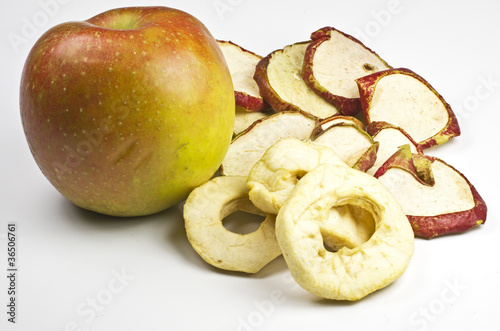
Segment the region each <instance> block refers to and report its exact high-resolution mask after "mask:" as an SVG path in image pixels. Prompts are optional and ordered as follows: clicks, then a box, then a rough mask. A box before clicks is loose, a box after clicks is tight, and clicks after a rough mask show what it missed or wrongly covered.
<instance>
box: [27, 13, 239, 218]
mask: <svg viewBox="0 0 500 331" xmlns="http://www.w3.org/2000/svg"><path fill="white" fill-rule="evenodd" d="M234 105H235V99H234V89H233V84H232V80H231V76H230V72H229V69H228V66H227V64H226V62H225V59H224V57H223V54H222V52H221V50H220V48H219V46H218V44H217V42H216V40H215V39H214V37H213V36H212V35H211V34H210V32H209V31H208V29H207V28H206V27H205V26H204V24H203V23H201V22H200V21H199V20H198V19H196V18H195V17H193V16H192V15H190V14H188V13H185V12H183V11H180V10H176V9H172V8H167V7H129V8H117V9H113V10H109V11H106V12H104V13H102V14H99V15H97V16H95V17H93V18H90V19H88V20H86V21H83V22H68V23H63V24H60V25H57V26H55V27H53V28H51V29H50V30H49V31H47V32H46V33H45V34H43V35H42V36H41V37H40V39H39V40H38V41H37V42H36V43H35V45H34V46H33V49H32V50H31V51H30V53H29V55H28V58H27V60H26V63H25V66H24V69H23V72H22V78H21V87H20V110H21V118H22V124H23V127H24V131H25V135H26V138H27V142H28V145H29V147H30V149H31V152H32V154H33V157H34V159H35V161H36V163H37V164H38V166H39V168H40V169H41V171H42V173H43V174H44V175H45V176H46V177H47V179H48V180H49V181H50V182H51V183H52V185H53V186H54V187H55V188H56V189H57V190H58V191H59V192H60V193H61V194H62V195H63V196H65V197H66V198H68V199H69V200H70V201H72V202H73V203H74V204H76V205H78V206H80V207H82V208H85V209H89V210H92V211H95V212H99V213H103V214H108V215H114V216H140V215H147V214H152V213H156V212H159V211H162V210H164V209H166V208H168V207H170V206H173V205H175V204H176V203H178V202H180V201H182V200H183V199H185V198H186V197H187V195H188V194H189V193H190V192H191V190H192V189H194V188H195V187H197V186H199V185H201V184H202V183H204V182H206V181H207V180H209V179H210V178H211V177H212V176H213V174H214V173H215V172H216V171H217V169H218V168H219V166H220V164H221V163H222V160H223V159H224V156H225V154H226V152H227V149H228V147H229V144H230V142H231V139H232V135H233V124H234V116H235V115H234V113H235V111H234Z"/></svg>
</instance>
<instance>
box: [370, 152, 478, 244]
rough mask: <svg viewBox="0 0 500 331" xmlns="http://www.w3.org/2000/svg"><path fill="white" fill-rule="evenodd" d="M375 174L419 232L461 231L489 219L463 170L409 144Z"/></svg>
mask: <svg viewBox="0 0 500 331" xmlns="http://www.w3.org/2000/svg"><path fill="white" fill-rule="evenodd" d="M375 177H376V178H378V179H379V181H381V182H382V183H383V184H384V186H386V187H387V188H388V189H389V191H391V192H392V194H393V195H394V196H395V197H396V199H397V200H398V201H399V203H400V204H401V206H402V208H403V210H404V211H405V213H406V215H407V217H408V220H409V221H410V224H411V226H412V228H413V231H414V233H415V235H416V236H420V237H424V238H433V237H436V236H440V235H445V234H450V233H460V232H464V231H467V230H469V229H470V228H473V227H475V226H478V225H480V224H483V223H484V222H485V221H486V214H487V207H486V204H485V202H484V200H483V199H482V198H481V196H480V195H479V193H478V192H477V190H476V189H475V188H474V186H473V185H472V184H471V183H470V182H469V181H468V180H467V178H466V177H465V176H464V175H463V174H462V173H460V172H459V171H458V170H456V169H455V168H453V167H452V166H450V165H449V164H447V163H445V162H444V161H443V160H441V159H439V158H436V157H432V156H428V155H422V154H412V153H411V152H410V150H409V146H408V145H405V146H403V147H401V148H400V150H399V151H397V152H396V153H394V155H393V156H391V157H390V158H389V159H388V160H387V161H386V162H385V163H384V165H382V167H380V168H379V170H378V171H377V172H376V173H375Z"/></svg>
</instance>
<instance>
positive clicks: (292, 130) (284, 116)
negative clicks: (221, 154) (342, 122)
mask: <svg viewBox="0 0 500 331" xmlns="http://www.w3.org/2000/svg"><path fill="white" fill-rule="evenodd" d="M317 123H318V118H316V117H314V116H312V115H310V114H308V113H306V112H303V111H287V112H279V113H276V114H273V115H270V116H267V117H264V118H262V119H260V120H257V121H255V122H254V123H253V124H252V125H251V126H250V127H249V128H247V129H246V130H245V131H243V132H241V133H240V134H239V135H237V136H236V137H235V138H234V139H233V141H232V142H231V145H229V149H228V151H227V153H226V156H225V158H224V160H223V161H222V165H221V173H222V174H223V175H233V176H248V174H249V172H250V170H251V169H252V166H253V165H254V164H255V163H256V162H257V161H259V160H260V158H261V157H262V155H264V153H265V151H266V150H267V149H268V148H269V147H271V145H273V144H274V143H275V142H277V141H278V140H280V139H282V138H287V137H293V138H297V139H309V138H310V137H311V134H312V131H313V130H314V128H315V127H316V126H317Z"/></svg>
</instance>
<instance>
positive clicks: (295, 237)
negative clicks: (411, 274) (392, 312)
mask: <svg viewBox="0 0 500 331" xmlns="http://www.w3.org/2000/svg"><path fill="white" fill-rule="evenodd" d="M345 205H352V206H356V207H358V208H360V209H363V210H365V211H366V212H368V213H370V214H371V215H372V217H373V221H374V223H375V231H374V232H373V234H372V235H371V237H370V238H369V240H367V241H366V242H364V243H362V244H361V245H359V246H356V247H354V248H347V247H343V248H342V249H340V250H339V251H337V252H331V251H329V250H328V249H327V248H326V247H325V244H324V233H323V231H324V223H325V222H328V221H329V213H330V210H331V209H332V207H337V206H345ZM276 238H277V239H278V243H279V245H280V247H281V251H282V253H283V256H284V258H285V261H286V263H287V265H288V268H289V269H290V272H291V274H292V276H293V278H294V279H295V280H296V281H297V283H298V284H299V285H300V286H302V287H303V288H304V289H306V290H307V291H309V292H311V293H313V294H315V295H317V296H319V297H322V298H327V299H334V300H359V299H361V298H363V297H365V296H366V295H368V294H370V293H372V292H374V291H376V290H379V289H381V288H383V287H385V286H387V285H389V284H391V283H392V282H394V281H395V280H396V279H397V278H398V277H399V276H401V275H402V274H403V273H404V271H405V270H406V267H407V265H408V263H409V262H410V260H411V258H412V256H413V251H414V235H413V231H412V228H411V226H410V224H409V223H408V220H407V218H406V216H405V214H404V212H403V210H402V209H401V206H400V205H399V203H398V202H397V201H396V199H395V198H394V196H393V195H392V194H390V192H389V191H388V190H387V189H386V188H385V187H384V185H382V184H381V183H380V181H378V180H376V179H375V178H374V177H373V176H370V175H367V174H366V173H363V172H361V171H357V170H354V169H351V168H349V167H341V166H335V165H331V164H321V165H319V166H317V167H316V168H314V169H313V170H312V171H310V172H308V173H307V174H306V175H305V176H304V177H302V178H301V179H300V180H299V182H298V183H297V186H295V189H294V190H293V191H292V194H291V195H290V198H289V199H288V200H287V201H286V202H285V204H284V205H283V206H282V207H281V209H280V211H279V213H278V216H277V217H276Z"/></svg>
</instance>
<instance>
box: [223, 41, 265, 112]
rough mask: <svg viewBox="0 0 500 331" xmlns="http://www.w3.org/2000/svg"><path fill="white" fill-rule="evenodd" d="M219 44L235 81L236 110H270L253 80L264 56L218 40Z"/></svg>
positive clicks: (229, 42)
mask: <svg viewBox="0 0 500 331" xmlns="http://www.w3.org/2000/svg"><path fill="white" fill-rule="evenodd" d="M217 42H218V44H219V47H220V49H221V51H222V54H223V55H224V58H225V59H226V63H227V65H228V67H229V73H230V74H231V78H232V80H233V85H234V97H235V100H236V108H237V109H240V110H245V111H250V112H253V111H263V110H265V109H267V108H269V104H268V103H267V102H266V101H265V100H264V98H262V96H261V95H260V93H259V87H258V86H257V84H256V83H255V80H254V79H253V75H254V73H255V67H256V66H257V63H259V61H260V60H261V59H262V56H260V55H257V54H255V53H253V52H251V51H249V50H246V49H244V48H243V47H241V46H238V45H236V44H235V43H233V42H231V41H223V40H217Z"/></svg>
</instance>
